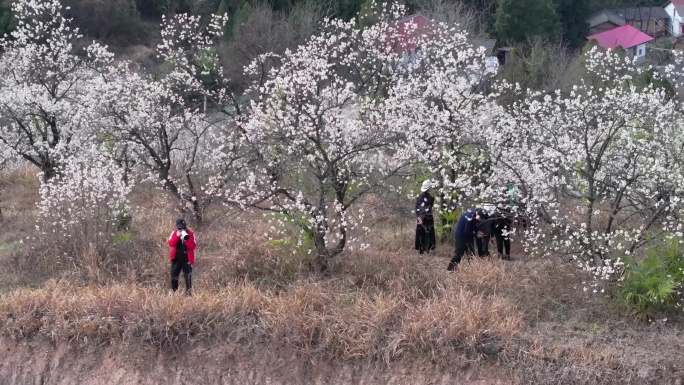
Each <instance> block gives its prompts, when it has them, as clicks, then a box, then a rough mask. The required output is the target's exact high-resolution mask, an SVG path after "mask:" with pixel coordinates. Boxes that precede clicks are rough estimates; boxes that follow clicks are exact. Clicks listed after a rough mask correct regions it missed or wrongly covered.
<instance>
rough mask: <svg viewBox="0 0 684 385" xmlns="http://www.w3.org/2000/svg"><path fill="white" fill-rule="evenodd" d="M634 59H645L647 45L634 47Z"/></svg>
mask: <svg viewBox="0 0 684 385" xmlns="http://www.w3.org/2000/svg"><path fill="white" fill-rule="evenodd" d="M634 57H636V58H637V59H643V58H644V57H646V43H644V44H639V45H638V46H636V47H634Z"/></svg>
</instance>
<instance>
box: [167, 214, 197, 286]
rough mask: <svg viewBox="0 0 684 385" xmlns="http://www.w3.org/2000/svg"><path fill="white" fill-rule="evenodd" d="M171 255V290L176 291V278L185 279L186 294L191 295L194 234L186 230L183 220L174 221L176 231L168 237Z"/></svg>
mask: <svg viewBox="0 0 684 385" xmlns="http://www.w3.org/2000/svg"><path fill="white" fill-rule="evenodd" d="M169 247H171V253H170V254H169V259H170V260H171V290H173V291H176V290H178V276H179V275H180V273H181V271H182V272H183V277H184V278H185V289H186V293H187V294H188V295H190V294H191V293H192V267H193V266H194V264H195V233H193V232H192V230H190V229H188V228H187V225H186V223H185V219H183V218H180V219H178V220H176V230H174V232H173V233H171V236H170V237H169Z"/></svg>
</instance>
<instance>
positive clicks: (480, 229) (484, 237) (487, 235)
mask: <svg viewBox="0 0 684 385" xmlns="http://www.w3.org/2000/svg"><path fill="white" fill-rule="evenodd" d="M492 224H493V223H492V220H491V218H490V219H486V220H484V221H481V222H480V223H478V224H477V226H476V227H477V234H478V236H477V237H475V244H476V245H477V254H478V255H479V256H480V257H482V258H484V257H488V256H489V240H490V239H491V236H492Z"/></svg>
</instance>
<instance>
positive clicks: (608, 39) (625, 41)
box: [587, 25, 653, 49]
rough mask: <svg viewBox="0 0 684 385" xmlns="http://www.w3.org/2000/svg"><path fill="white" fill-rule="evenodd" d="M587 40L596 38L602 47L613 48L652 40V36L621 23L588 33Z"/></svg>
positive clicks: (631, 45) (632, 45)
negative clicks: (605, 29)
mask: <svg viewBox="0 0 684 385" xmlns="http://www.w3.org/2000/svg"><path fill="white" fill-rule="evenodd" d="M587 40H596V41H597V42H598V45H599V46H600V47H603V48H615V47H617V46H620V47H622V48H625V49H627V48H632V47H635V46H637V45H639V44H644V43H647V42H649V41H651V40H653V38H652V37H650V36H648V35H647V34H645V33H643V32H641V31H639V30H638V29H636V28H634V27H632V26H631V25H623V26H621V27H617V28H613V29H609V30H608V31H603V32H599V33H595V34H593V35H589V36H587Z"/></svg>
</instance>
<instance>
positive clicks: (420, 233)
mask: <svg viewBox="0 0 684 385" xmlns="http://www.w3.org/2000/svg"><path fill="white" fill-rule="evenodd" d="M436 245H437V242H436V240H435V221H434V219H432V217H428V218H425V219H423V224H421V225H416V241H415V249H416V250H418V252H419V253H420V254H423V253H428V252H430V250H434V249H435V246H436Z"/></svg>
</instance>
